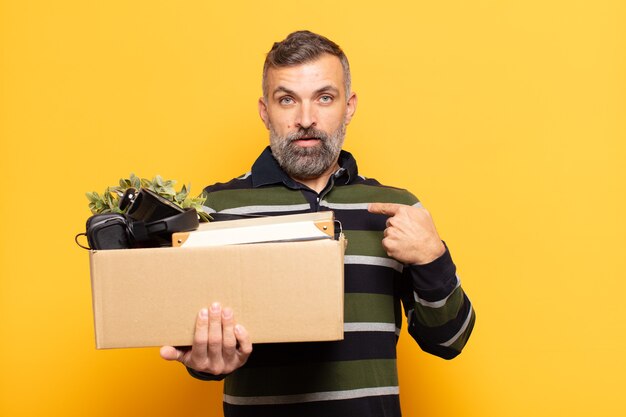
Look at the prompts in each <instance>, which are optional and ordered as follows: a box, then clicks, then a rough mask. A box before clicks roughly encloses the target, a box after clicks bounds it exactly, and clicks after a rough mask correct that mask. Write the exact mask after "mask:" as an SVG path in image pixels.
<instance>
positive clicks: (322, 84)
mask: <svg viewBox="0 0 626 417" xmlns="http://www.w3.org/2000/svg"><path fill="white" fill-rule="evenodd" d="M267 86H268V88H267V99H266V100H265V99H263V98H261V99H260V100H259V114H260V115H261V119H263V123H265V127H267V129H268V130H269V131H270V147H271V148H272V154H273V155H274V157H275V158H276V160H278V162H279V164H280V165H281V167H282V168H283V169H284V170H285V171H286V172H287V174H289V175H290V176H291V177H293V178H296V179H312V178H317V177H319V176H321V175H322V174H324V173H327V172H328V171H329V170H332V169H333V168H334V167H335V163H336V162H337V158H338V157H339V151H341V147H342V145H343V140H344V136H345V128H346V125H348V123H350V120H351V119H352V115H353V114H354V111H355V109H356V101H357V99H356V95H355V94H351V95H350V97H349V98H348V97H346V91H345V88H344V80H343V68H342V66H341V62H340V61H339V58H337V57H335V56H333V55H327V54H325V55H322V56H321V57H320V58H319V59H317V60H315V61H312V62H308V63H305V64H301V65H297V66H292V67H281V68H269V69H268V71H267Z"/></svg>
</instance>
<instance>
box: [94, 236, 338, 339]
mask: <svg viewBox="0 0 626 417" xmlns="http://www.w3.org/2000/svg"><path fill="white" fill-rule="evenodd" d="M344 249H345V241H344V240H343V238H341V239H340V240H339V241H337V240H330V239H325V240H314V241H303V242H280V243H259V244H250V245H231V246H218V247H198V248H150V249H120V250H100V251H92V252H91V253H90V264H91V281H92V294H93V311H94V322H95V332H96V347H97V348H98V349H102V348H122V347H145V346H162V345H173V346H184V345H190V344H191V342H192V339H193V332H194V327H195V320H196V316H197V314H198V312H199V311H200V309H201V308H203V307H208V306H209V305H210V304H211V303H212V302H213V301H219V302H221V303H222V305H224V306H230V307H232V308H233V310H234V312H235V318H236V320H237V322H238V323H241V324H242V325H243V326H245V328H246V329H247V330H248V332H249V333H250V336H251V338H252V342H253V343H267V342H300V341H325V340H340V339H343V255H344Z"/></svg>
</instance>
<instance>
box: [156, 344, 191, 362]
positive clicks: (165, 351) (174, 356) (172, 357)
mask: <svg viewBox="0 0 626 417" xmlns="http://www.w3.org/2000/svg"><path fill="white" fill-rule="evenodd" d="M159 354H160V355H161V357H162V358H163V359H165V360H166V361H181V360H182V358H183V355H184V354H185V352H183V351H181V350H178V349H176V348H175V347H174V346H163V347H161V350H160V351H159Z"/></svg>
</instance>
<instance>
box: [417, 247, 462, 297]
mask: <svg viewBox="0 0 626 417" xmlns="http://www.w3.org/2000/svg"><path fill="white" fill-rule="evenodd" d="M443 244H444V246H445V247H446V251H445V252H444V253H443V255H441V256H440V257H439V258H437V259H435V260H434V261H432V262H430V263H427V264H424V265H407V266H406V267H405V268H406V269H408V272H409V274H410V276H411V279H412V281H413V288H414V289H415V291H416V292H417V293H418V294H419V295H420V298H424V299H425V300H430V299H432V300H438V299H441V297H442V296H444V297H445V296H447V295H448V294H450V293H451V292H452V291H453V290H454V289H455V288H456V286H457V278H456V266H455V265H454V262H452V256H451V255H450V251H449V250H448V246H447V245H446V244H445V242H443Z"/></svg>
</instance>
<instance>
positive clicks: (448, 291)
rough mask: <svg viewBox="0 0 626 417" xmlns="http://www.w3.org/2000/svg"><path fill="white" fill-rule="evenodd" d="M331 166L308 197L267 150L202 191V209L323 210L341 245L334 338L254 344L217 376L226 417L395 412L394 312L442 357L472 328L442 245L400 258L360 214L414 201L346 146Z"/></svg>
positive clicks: (379, 218)
mask: <svg viewBox="0 0 626 417" xmlns="http://www.w3.org/2000/svg"><path fill="white" fill-rule="evenodd" d="M339 164H340V167H341V168H340V169H339V170H338V171H337V172H336V173H335V174H334V175H333V176H331V178H330V180H329V183H328V184H327V186H326V188H325V189H324V190H323V191H322V192H321V193H319V194H318V193H316V192H315V191H313V190H311V189H309V188H307V187H305V186H303V185H302V184H299V183H297V182H295V181H293V180H292V179H291V178H289V177H288V176H287V175H286V174H285V173H284V172H283V171H282V169H281V168H280V167H279V165H278V163H277V162H276V160H275V159H274V157H273V156H272V154H271V151H270V149H269V147H268V148H266V149H265V151H264V152H263V153H262V154H261V156H260V157H259V158H258V159H257V161H256V162H255V163H254V165H253V167H252V170H251V172H249V173H247V174H245V175H243V176H241V177H239V178H236V179H233V180H231V181H229V182H227V183H218V184H215V185H212V186H209V187H207V188H205V190H204V191H205V195H206V197H207V200H206V202H205V205H206V207H205V210H206V211H207V212H209V213H225V214H226V213H230V214H260V215H281V214H295V213H304V212H310V211H320V210H333V211H334V212H335V217H336V219H337V220H339V221H340V222H341V224H342V227H343V231H344V234H345V236H346V238H347V239H348V242H349V244H348V247H347V251H346V256H345V274H344V276H345V299H344V305H345V307H344V308H345V311H344V321H345V323H344V340H342V341H337V342H315V343H284V344H258V345H255V346H254V350H253V352H252V355H251V356H250V358H249V359H248V362H247V363H246V365H245V366H244V367H242V368H240V369H238V370H237V371H235V372H233V373H232V374H230V375H228V376H226V380H225V383H224V414H225V416H226V417H239V416H255V417H263V416H272V417H280V416H298V417H307V416H316V417H317V416H324V417H339V416H347V415H356V416H360V417H369V416H372V417H374V416H376V417H379V416H394V417H395V416H400V415H401V411H400V401H399V388H398V376H397V369H396V343H397V340H398V337H399V335H400V327H401V324H402V314H405V315H406V317H407V322H408V332H409V334H410V335H411V336H412V337H413V338H414V339H415V340H416V341H417V343H418V344H419V345H420V347H421V348H422V349H423V350H424V351H427V352H429V353H432V354H434V355H437V356H440V357H442V358H445V359H451V358H453V357H455V356H456V355H458V354H459V353H460V352H461V349H462V348H463V346H464V345H465V343H466V341H467V339H468V337H469V335H470V333H471V331H472V327H473V325H474V321H475V313H474V311H473V309H472V305H471V303H470V301H469V299H468V298H467V296H466V295H465V293H464V292H463V290H462V289H461V286H460V282H459V279H458V277H457V275H456V268H455V265H454V263H453V262H452V259H451V257H450V253H449V251H448V250H447V249H446V252H445V253H444V255H442V256H441V257H440V258H438V259H436V260H435V261H433V262H432V263H430V264H427V265H421V266H417V265H402V264H401V263H399V262H397V261H396V260H394V259H392V258H390V257H388V256H387V254H386V252H385V250H384V249H383V247H382V245H381V240H382V238H383V231H384V229H385V221H386V217H385V216H383V215H379V214H372V213H369V212H368V211H367V205H368V204H369V203H371V202H393V203H400V204H407V205H414V206H419V205H420V203H419V201H418V200H417V198H415V197H414V196H413V195H412V194H411V193H409V192H408V191H406V190H402V189H398V188H393V187H387V186H383V185H381V184H380V183H378V182H377V181H376V180H373V179H366V178H364V177H362V176H359V175H358V170H357V165H356V161H355V160H354V158H353V157H352V155H350V154H349V153H348V152H345V151H342V152H341V155H340V159H339ZM311 267H314V266H313V265H312V266H311ZM190 373H191V374H192V375H193V376H195V377H197V378H200V379H206V380H210V379H216V378H215V377H213V376H211V375H208V374H203V373H200V372H196V371H193V370H190Z"/></svg>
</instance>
